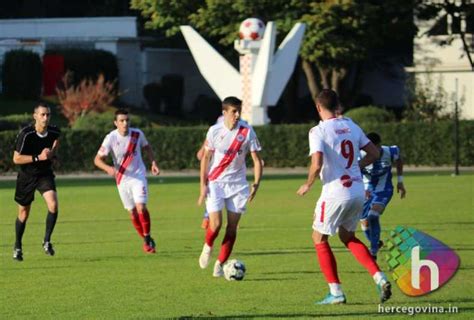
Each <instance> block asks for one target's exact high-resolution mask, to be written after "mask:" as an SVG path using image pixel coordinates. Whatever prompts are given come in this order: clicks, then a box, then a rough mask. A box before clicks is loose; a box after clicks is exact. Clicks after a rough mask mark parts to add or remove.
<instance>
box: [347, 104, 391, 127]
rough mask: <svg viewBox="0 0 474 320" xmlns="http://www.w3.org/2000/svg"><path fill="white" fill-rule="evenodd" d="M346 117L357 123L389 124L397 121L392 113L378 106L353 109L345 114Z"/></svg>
mask: <svg viewBox="0 0 474 320" xmlns="http://www.w3.org/2000/svg"><path fill="white" fill-rule="evenodd" d="M344 116H345V117H348V118H351V119H352V120H353V121H354V122H356V123H374V122H375V123H387V122H393V121H395V115H394V114H393V113H392V112H390V111H388V110H385V109H383V108H380V107H376V106H366V107H360V108H356V109H351V110H349V111H347V112H346V113H344Z"/></svg>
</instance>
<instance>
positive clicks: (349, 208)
mask: <svg viewBox="0 0 474 320" xmlns="http://www.w3.org/2000/svg"><path fill="white" fill-rule="evenodd" d="M338 106H339V99H338V97H337V93H336V92H334V91H333V90H329V89H324V90H322V91H321V93H320V94H319V95H318V97H317V102H316V108H317V110H318V113H319V116H320V117H321V122H320V123H319V125H317V126H316V127H314V128H312V129H311V130H310V132H309V146H310V152H309V154H310V156H311V166H310V168H309V173H308V179H307V181H306V183H305V184H303V185H302V186H301V187H300V188H299V189H298V191H297V194H298V195H300V196H303V195H305V194H306V193H307V192H308V191H309V190H310V189H311V186H312V185H313V183H314V181H315V180H316V179H317V177H318V176H319V177H320V179H321V181H322V184H323V189H322V192H321V196H320V198H319V200H318V202H317V204H316V208H315V213H314V221H313V242H314V246H315V249H316V253H317V256H318V260H319V265H320V268H321V271H322V273H323V274H324V276H325V277H326V281H327V282H328V284H329V291H330V292H329V294H328V295H327V296H326V297H325V298H324V299H323V300H322V301H320V302H318V304H339V303H345V302H346V296H345V295H344V293H343V291H342V287H341V282H340V281H339V277H338V274H337V265H336V259H335V257H334V254H333V253H332V250H331V247H330V246H329V242H328V238H329V236H332V235H334V234H335V233H336V232H338V233H339V238H340V239H341V241H342V242H343V243H344V245H345V246H346V247H347V248H348V249H349V250H350V251H351V253H352V254H353V255H354V257H355V258H356V259H357V261H358V262H359V263H360V264H361V265H362V266H364V267H365V268H366V269H367V271H368V272H369V273H370V274H371V276H372V277H373V279H374V281H375V283H376V285H377V288H378V289H379V291H380V299H381V301H382V302H384V301H386V300H387V299H389V298H390V295H391V285H390V282H388V280H387V278H386V276H385V275H384V273H383V272H381V271H380V268H379V267H378V265H377V263H376V262H375V260H374V259H373V258H372V256H371V255H370V253H369V250H368V249H367V247H366V246H365V245H364V244H363V243H362V242H361V241H360V240H359V239H357V238H356V237H355V234H354V232H355V230H356V228H357V224H358V220H359V213H360V210H361V209H362V205H363V203H364V185H363V182H362V177H361V172H360V168H361V167H365V166H367V165H368V164H370V163H371V162H373V161H374V160H375V159H376V158H377V157H378V155H379V152H378V150H377V148H376V147H375V146H374V145H373V144H372V143H371V142H370V141H369V139H367V137H366V136H365V134H364V132H363V131H362V129H361V128H359V127H358V126H357V125H356V124H355V123H354V122H352V121H351V120H349V119H347V118H343V117H342V118H338V117H336V111H337V109H338ZM360 149H363V150H365V151H366V152H367V155H366V157H364V158H363V159H361V160H360V162H359V161H358V157H359V150H360Z"/></svg>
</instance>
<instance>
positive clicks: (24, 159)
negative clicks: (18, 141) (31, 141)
mask: <svg viewBox="0 0 474 320" xmlns="http://www.w3.org/2000/svg"><path fill="white" fill-rule="evenodd" d="M50 153H51V150H50V149H48V148H45V149H43V151H42V152H41V153H40V154H36V155H28V154H20V153H19V152H18V151H16V150H15V151H14V152H13V163H14V164H28V163H33V162H38V161H44V160H48V159H50Z"/></svg>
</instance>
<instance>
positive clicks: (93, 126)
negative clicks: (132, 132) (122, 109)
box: [72, 111, 151, 130]
mask: <svg viewBox="0 0 474 320" xmlns="http://www.w3.org/2000/svg"><path fill="white" fill-rule="evenodd" d="M114 116H115V113H114V111H107V112H103V113H97V112H91V113H88V114H86V115H85V116H83V117H80V118H78V119H77V120H76V122H75V123H74V125H73V126H72V129H74V130H98V128H99V129H100V130H113V129H115V126H114ZM130 119H131V125H132V127H138V128H141V129H144V128H148V127H151V122H150V120H149V119H148V118H146V117H143V116H139V115H135V114H132V115H130Z"/></svg>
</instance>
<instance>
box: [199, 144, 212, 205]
mask: <svg viewBox="0 0 474 320" xmlns="http://www.w3.org/2000/svg"><path fill="white" fill-rule="evenodd" d="M212 152H213V151H211V150H209V149H207V148H204V152H203V155H202V158H201V167H200V171H199V180H200V192H199V199H198V205H201V204H202V203H203V202H204V199H205V198H206V195H207V173H208V172H207V171H208V170H209V162H210V161H211V156H212Z"/></svg>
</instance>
